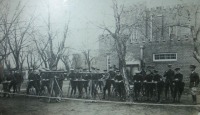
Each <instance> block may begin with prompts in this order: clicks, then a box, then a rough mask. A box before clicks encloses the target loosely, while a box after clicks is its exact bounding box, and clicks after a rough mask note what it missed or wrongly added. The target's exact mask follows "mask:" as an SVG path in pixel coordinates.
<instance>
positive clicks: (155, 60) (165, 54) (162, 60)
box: [153, 53, 177, 62]
mask: <svg viewBox="0 0 200 115" xmlns="http://www.w3.org/2000/svg"><path fill="white" fill-rule="evenodd" d="M169 54H170V55H172V54H175V56H176V59H167V57H168V58H169V57H172V56H169ZM156 55H163V56H164V58H165V59H156V58H155V57H156ZM167 55H168V56H167ZM153 61H154V62H167V61H177V53H157V54H153Z"/></svg>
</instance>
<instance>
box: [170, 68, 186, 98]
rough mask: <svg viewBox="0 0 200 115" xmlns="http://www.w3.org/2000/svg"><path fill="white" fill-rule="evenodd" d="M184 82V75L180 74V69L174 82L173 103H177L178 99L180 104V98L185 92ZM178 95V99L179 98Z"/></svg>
mask: <svg viewBox="0 0 200 115" xmlns="http://www.w3.org/2000/svg"><path fill="white" fill-rule="evenodd" d="M182 80H183V74H181V73H180V68H176V69H175V75H174V80H173V90H174V92H173V102H175V100H176V99H178V102H180V98H181V95H182V92H183V90H184V85H185V84H184V82H182ZM177 95H178V98H177Z"/></svg>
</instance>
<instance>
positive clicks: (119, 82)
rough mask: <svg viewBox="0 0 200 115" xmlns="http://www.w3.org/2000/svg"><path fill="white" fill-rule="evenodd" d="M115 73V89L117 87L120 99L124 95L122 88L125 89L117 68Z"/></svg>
mask: <svg viewBox="0 0 200 115" xmlns="http://www.w3.org/2000/svg"><path fill="white" fill-rule="evenodd" d="M116 73H117V75H116V76H115V84H116V89H117V92H118V94H119V97H120V99H121V100H122V99H123V96H124V90H125V87H124V82H123V77H122V75H121V74H120V71H119V70H117V71H116Z"/></svg>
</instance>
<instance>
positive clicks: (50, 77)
mask: <svg viewBox="0 0 200 115" xmlns="http://www.w3.org/2000/svg"><path fill="white" fill-rule="evenodd" d="M64 79H65V75H64V73H58V72H48V71H47V72H42V71H30V72H29V75H28V84H27V89H26V93H27V94H30V89H31V88H34V89H35V93H36V95H44V94H45V93H47V94H49V95H52V94H53V93H52V91H54V92H55V93H54V94H55V96H58V95H59V94H61V93H62V86H63V81H64Z"/></svg>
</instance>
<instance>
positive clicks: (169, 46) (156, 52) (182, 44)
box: [99, 7, 200, 80]
mask: <svg viewBox="0 0 200 115" xmlns="http://www.w3.org/2000/svg"><path fill="white" fill-rule="evenodd" d="M173 10H174V9H173V8H169V7H168V8H165V9H164V8H162V7H156V8H151V9H147V10H146V12H145V13H146V14H145V16H146V17H145V18H144V20H143V21H144V23H142V24H143V25H142V24H141V26H140V27H139V26H138V27H136V28H134V30H133V33H132V36H131V38H130V40H129V41H128V43H127V55H126V65H127V73H128V75H134V74H135V71H136V70H141V66H142V63H141V62H144V66H145V69H146V67H147V66H153V67H154V68H155V69H156V70H158V71H159V73H160V74H161V75H163V73H164V72H165V71H166V69H167V64H172V65H173V66H172V67H173V69H175V68H176V67H180V68H181V72H182V73H183V74H184V80H188V79H189V78H188V76H189V73H190V70H189V65H190V64H195V65H197V66H198V62H197V61H196V60H195V59H194V57H193V41H192V39H191V35H190V30H189V29H188V28H185V27H180V26H175V23H182V22H187V20H184V19H182V18H181V17H180V16H179V15H175V14H174V13H171V12H172V11H173ZM177 21H178V22H177ZM113 45H114V41H113V39H112V38H111V36H110V35H102V36H100V37H99V61H100V62H99V68H100V69H109V67H110V66H111V67H112V66H113V65H116V66H117V67H118V66H119V64H118V57H117V53H116V51H115V50H114V47H113ZM197 69H198V70H200V68H197Z"/></svg>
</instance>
